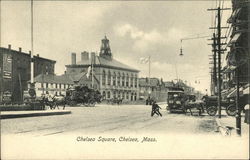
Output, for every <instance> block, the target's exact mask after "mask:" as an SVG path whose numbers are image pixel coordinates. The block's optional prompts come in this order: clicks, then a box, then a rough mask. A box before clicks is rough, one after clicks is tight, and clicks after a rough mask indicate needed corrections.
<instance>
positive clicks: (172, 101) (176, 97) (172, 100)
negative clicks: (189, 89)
mask: <svg viewBox="0 0 250 160" xmlns="http://www.w3.org/2000/svg"><path fill="white" fill-rule="evenodd" d="M184 97H185V94H184V91H181V90H176V91H168V98H167V104H168V106H167V110H169V112H170V113H172V112H175V111H181V112H185V108H184V103H185V98H184Z"/></svg>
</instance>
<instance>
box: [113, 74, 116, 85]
mask: <svg viewBox="0 0 250 160" xmlns="http://www.w3.org/2000/svg"><path fill="white" fill-rule="evenodd" d="M113 86H116V74H115V72H114V75H113Z"/></svg>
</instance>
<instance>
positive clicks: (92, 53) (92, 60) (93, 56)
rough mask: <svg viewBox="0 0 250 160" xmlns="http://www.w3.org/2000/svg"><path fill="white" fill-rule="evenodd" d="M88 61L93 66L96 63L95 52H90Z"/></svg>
mask: <svg viewBox="0 0 250 160" xmlns="http://www.w3.org/2000/svg"><path fill="white" fill-rule="evenodd" d="M90 60H91V62H92V63H93V64H95V63H96V60H95V52H91V58H90Z"/></svg>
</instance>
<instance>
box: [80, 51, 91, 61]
mask: <svg viewBox="0 0 250 160" xmlns="http://www.w3.org/2000/svg"><path fill="white" fill-rule="evenodd" d="M88 59H89V53H88V52H86V51H84V52H82V53H81V61H84V60H85V61H86V60H88Z"/></svg>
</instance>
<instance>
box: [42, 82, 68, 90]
mask: <svg viewBox="0 0 250 160" xmlns="http://www.w3.org/2000/svg"><path fill="white" fill-rule="evenodd" d="M44 86H45V87H44ZM49 86H50V87H49ZM70 86H71V85H70V84H57V83H56V84H55V88H59V89H66V88H69V87H70ZM41 88H54V83H50V84H49V83H41Z"/></svg>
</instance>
